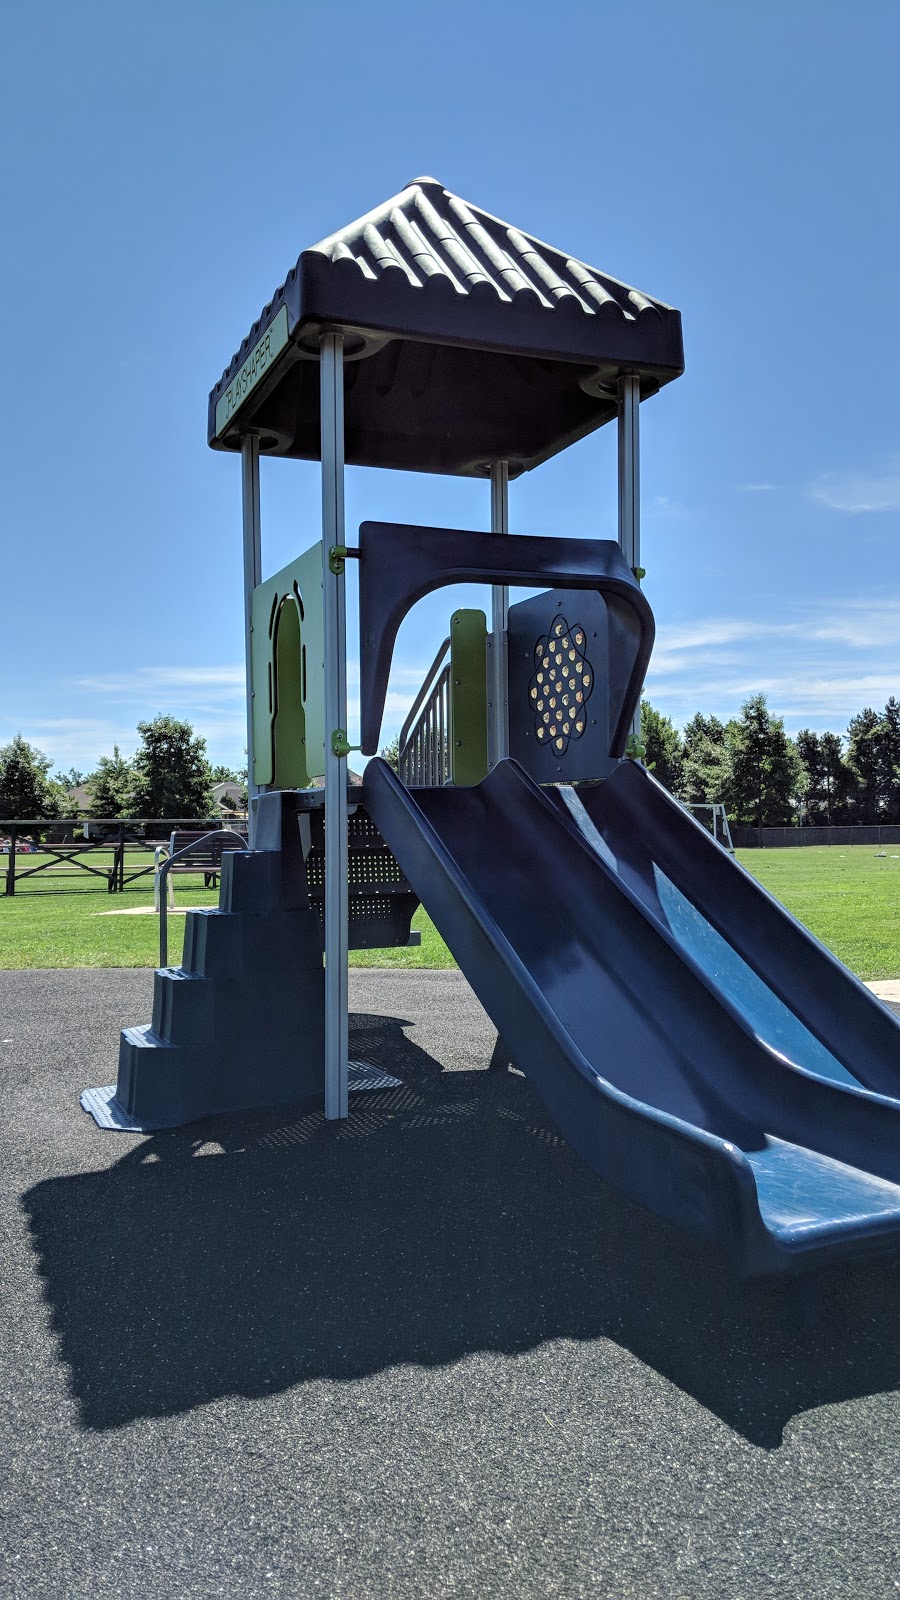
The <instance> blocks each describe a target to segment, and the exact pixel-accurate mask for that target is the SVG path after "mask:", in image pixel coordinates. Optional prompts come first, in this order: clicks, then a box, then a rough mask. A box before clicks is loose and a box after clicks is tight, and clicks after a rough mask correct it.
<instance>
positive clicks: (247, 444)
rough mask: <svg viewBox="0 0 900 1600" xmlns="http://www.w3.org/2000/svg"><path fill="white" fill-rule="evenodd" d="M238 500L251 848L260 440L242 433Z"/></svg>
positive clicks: (255, 789) (254, 793) (253, 834)
mask: <svg viewBox="0 0 900 1600" xmlns="http://www.w3.org/2000/svg"><path fill="white" fill-rule="evenodd" d="M241 502H242V510H243V522H244V658H245V661H246V664H247V817H248V823H247V827H248V835H249V844H250V849H251V850H252V849H253V847H254V843H255V838H256V815H255V813H254V809H253V801H254V799H255V797H256V796H257V795H258V794H259V787H258V785H257V784H256V782H255V778H254V772H253V684H252V681H251V676H250V669H251V662H250V648H251V638H252V631H251V606H252V603H253V591H254V589H255V588H256V586H257V584H259V583H262V537H261V531H260V515H259V439H258V438H257V436H256V435H255V434H251V433H245V434H244V437H243V438H242V440H241Z"/></svg>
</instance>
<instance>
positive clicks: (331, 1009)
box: [320, 333, 349, 1121]
mask: <svg viewBox="0 0 900 1600" xmlns="http://www.w3.org/2000/svg"><path fill="white" fill-rule="evenodd" d="M321 345H322V354H321V363H320V386H321V414H322V560H323V565H324V573H323V576H324V584H325V1116H326V1117H327V1118H328V1119H329V1121H335V1120H337V1119H338V1118H341V1117H346V1115H347V1055H348V1049H349V1039H348V992H347V948H348V932H347V757H346V753H343V754H341V753H339V750H340V741H341V740H344V741H346V736H347V599H346V590H345V582H344V572H343V564H342V563H339V562H335V565H336V566H337V565H340V566H341V571H340V572H333V571H332V567H331V562H330V559H329V557H330V551H331V549H332V546H334V545H343V543H344V339H343V335H342V334H340V333H327V334H324V335H323V337H322V342H321Z"/></svg>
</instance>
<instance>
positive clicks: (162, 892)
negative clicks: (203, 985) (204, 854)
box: [155, 828, 247, 967]
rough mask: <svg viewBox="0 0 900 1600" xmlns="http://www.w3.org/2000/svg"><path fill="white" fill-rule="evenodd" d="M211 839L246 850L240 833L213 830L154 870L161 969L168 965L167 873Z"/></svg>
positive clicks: (244, 841) (193, 841)
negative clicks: (223, 841) (229, 843)
mask: <svg viewBox="0 0 900 1600" xmlns="http://www.w3.org/2000/svg"><path fill="white" fill-rule="evenodd" d="M211 839H235V840H236V841H237V842H236V844H235V846H234V848H235V850H246V848H247V841H246V839H245V838H244V837H243V835H242V834H240V833H235V831H234V829H233V828H214V829H213V831H212V833H204V834H203V835H202V836H201V837H200V838H199V839H192V840H191V842H190V844H186V845H184V846H183V848H182V849H181V850H176V851H175V854H174V855H172V856H169V858H168V860H166V861H163V862H161V863H160V864H159V865H158V866H157V868H156V869H155V870H156V872H157V874H158V876H157V891H158V894H159V964H160V966H161V967H167V966H168V965H169V922H168V915H167V906H166V901H167V898H168V896H167V884H166V879H167V878H168V875H169V872H170V870H171V868H172V867H174V865H175V863H176V861H182V860H183V859H184V857H185V856H189V855H190V854H191V852H192V851H194V850H199V849H200V848H201V846H202V845H205V844H209V842H210V840H211Z"/></svg>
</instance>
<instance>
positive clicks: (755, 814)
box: [641, 694, 900, 827]
mask: <svg viewBox="0 0 900 1600" xmlns="http://www.w3.org/2000/svg"><path fill="white" fill-rule="evenodd" d="M641 739H642V742H643V744H644V746H645V748H646V753H645V755H644V763H645V765H646V766H647V767H648V768H649V769H650V771H652V772H653V774H654V777H656V778H658V779H659V781H660V783H663V784H665V787H666V788H667V789H669V790H671V792H672V793H673V794H675V795H677V796H678V798H679V799H680V800H684V801H686V802H687V803H688V804H702V803H706V804H709V803H710V802H711V801H721V803H722V804H723V805H724V806H725V808H726V810H727V812H728V816H729V817H730V819H731V821H732V822H739V823H748V824H750V825H751V826H753V827H778V826H782V825H790V824H792V823H801V824H807V825H810V826H812V825H818V826H821V825H823V824H825V825H830V824H832V823H835V824H842V825H843V824H848V823H849V824H851V825H852V824H854V823H882V822H883V823H888V822H900V701H898V700H896V699H895V698H894V696H893V695H892V696H891V698H890V699H889V700H888V702H887V705H886V706H885V708H884V710H883V711H881V712H878V711H873V710H872V708H871V707H866V709H865V710H864V711H860V712H859V713H858V715H857V716H855V717H852V718H851V720H850V723H849V725H848V727H847V732H846V734H845V735H844V736H843V737H842V736H841V735H840V734H837V733H814V732H813V730H812V729H811V728H802V729H801V730H800V732H799V733H798V734H797V736H796V738H794V739H791V738H790V737H789V736H788V734H787V733H786V732H785V728H784V721H783V719H782V718H781V717H777V716H775V715H774V713H773V712H771V711H770V710H769V707H768V704H767V701H766V696H765V695H764V694H754V695H751V696H750V698H749V699H748V700H746V701H745V702H744V704H743V706H742V707H741V711H740V715H739V716H737V717H734V718H732V719H731V721H729V722H722V721H720V720H719V718H718V717H711V716H706V715H704V713H703V712H701V711H698V712H697V713H696V715H695V716H693V717H691V719H690V721H689V722H688V723H687V725H686V726H685V728H684V731H683V732H679V730H678V728H676V726H675V724H674V723H673V722H672V720H671V718H670V717H667V716H664V715H663V713H662V712H660V711H657V710H656V708H655V707H654V706H652V705H650V703H649V701H646V700H645V701H644V702H643V703H642V706H641Z"/></svg>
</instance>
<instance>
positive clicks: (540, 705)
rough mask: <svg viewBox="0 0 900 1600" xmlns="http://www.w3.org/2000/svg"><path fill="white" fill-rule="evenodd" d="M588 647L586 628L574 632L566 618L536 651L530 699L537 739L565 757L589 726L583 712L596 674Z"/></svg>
mask: <svg viewBox="0 0 900 1600" xmlns="http://www.w3.org/2000/svg"><path fill="white" fill-rule="evenodd" d="M585 644H586V634H585V630H584V628H582V627H578V626H576V627H574V628H570V627H569V624H568V623H567V621H566V619H565V617H556V618H554V621H553V624H552V626H551V628H550V631H549V633H546V634H544V636H543V637H542V638H540V639H538V641H537V643H536V644H535V647H534V666H535V671H534V674H533V675H532V678H531V682H530V683H529V685H528V698H529V701H530V704H531V709H532V711H533V712H534V714H535V736H536V738H537V739H538V741H539V743H541V744H551V745H552V746H553V749H554V752H555V753H556V754H557V755H565V753H566V751H567V750H568V748H569V744H570V742H571V741H572V739H580V738H581V735H582V734H583V733H584V730H585V727H586V726H587V722H586V719H585V716H584V712H583V710H582V709H581V708H582V707H583V705H584V703H585V701H586V700H587V699H588V698H589V697H590V693H591V689H592V687H593V671H592V669H591V664H590V662H589V661H588V660H587V659H586V657H585V654H584V651H585Z"/></svg>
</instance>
